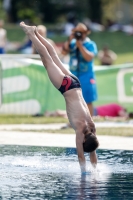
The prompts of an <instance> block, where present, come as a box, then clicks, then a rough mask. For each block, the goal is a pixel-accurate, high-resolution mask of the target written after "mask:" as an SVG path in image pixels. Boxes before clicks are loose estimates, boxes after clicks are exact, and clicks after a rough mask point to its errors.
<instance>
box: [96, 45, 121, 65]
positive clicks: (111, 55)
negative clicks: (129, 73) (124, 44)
mask: <svg viewBox="0 0 133 200" xmlns="http://www.w3.org/2000/svg"><path fill="white" fill-rule="evenodd" d="M98 58H99V60H100V64H101V65H112V64H113V63H114V61H115V60H116V59H117V55H116V53H115V52H113V51H112V50H110V49H109V47H108V45H105V46H104V47H103V49H102V50H100V51H99V53H98Z"/></svg>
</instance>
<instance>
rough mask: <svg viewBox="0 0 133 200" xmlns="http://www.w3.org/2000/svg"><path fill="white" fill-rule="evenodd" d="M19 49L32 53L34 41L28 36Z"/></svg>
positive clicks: (22, 51) (25, 52)
mask: <svg viewBox="0 0 133 200" xmlns="http://www.w3.org/2000/svg"><path fill="white" fill-rule="evenodd" d="M16 50H17V51H20V52H21V53H24V54H31V53H32V42H31V40H29V38H27V36H26V37H25V38H24V42H23V43H22V44H21V45H18V47H17V49H16Z"/></svg>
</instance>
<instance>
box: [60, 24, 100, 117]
mask: <svg viewBox="0 0 133 200" xmlns="http://www.w3.org/2000/svg"><path fill="white" fill-rule="evenodd" d="M89 33H90V30H89V29H88V28H87V27H86V25H84V24H83V23H78V24H77V26H76V27H75V28H74V29H73V30H72V33H71V35H70V36H69V38H68V40H67V41H66V42H65V43H64V45H63V52H62V53H63V54H64V55H66V54H69V55H70V60H69V67H70V71H71V73H73V74H74V75H75V76H77V77H78V79H79V80H80V83H81V87H82V93H83V97H84V99H85V101H86V103H87V106H88V108H89V111H90V114H91V116H92V115H93V104H92V102H93V101H95V100H97V87H96V80H95V74H94V69H93V65H94V64H93V59H94V57H95V55H96V54H97V46H96V44H95V42H94V41H92V40H90V38H89V37H87V35H88V34H89Z"/></svg>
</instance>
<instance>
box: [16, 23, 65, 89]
mask: <svg viewBox="0 0 133 200" xmlns="http://www.w3.org/2000/svg"><path fill="white" fill-rule="evenodd" d="M20 26H21V27H22V28H23V30H24V32H25V33H26V34H27V35H28V37H29V39H30V40H31V41H32V43H33V45H34V46H35V48H36V50H37V51H38V53H39V54H40V56H41V60H42V62H43V64H44V66H45V68H46V70H47V72H48V76H49V78H50V80H51V82H52V83H53V85H54V86H55V87H56V88H57V89H59V88H60V86H61V84H62V81H63V78H64V76H65V74H64V73H63V72H62V71H61V69H60V68H59V67H58V66H57V65H56V64H55V63H54V61H53V59H52V58H51V56H50V54H49V52H48V51H47V49H46V47H45V46H44V45H43V44H42V43H41V41H40V40H39V39H38V38H37V36H36V34H35V30H36V27H35V26H27V25H26V24H25V23H24V22H21V23H20Z"/></svg>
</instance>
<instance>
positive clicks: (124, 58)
mask: <svg viewBox="0 0 133 200" xmlns="http://www.w3.org/2000/svg"><path fill="white" fill-rule="evenodd" d="M52 29H54V27H52ZM6 30H7V37H8V40H9V41H12V42H13V41H16V42H22V41H23V39H24V37H25V34H24V32H23V31H22V30H21V28H20V27H19V25H10V24H9V25H7V26H6ZM48 30H49V29H48ZM49 37H50V38H51V39H53V40H54V41H55V42H56V43H63V42H64V41H66V39H67V38H66V37H65V36H64V35H63V34H59V33H58V34H52V35H51V36H49ZM90 38H91V39H92V40H94V41H95V42H96V44H97V47H98V50H100V49H101V48H102V46H103V45H104V44H108V45H109V47H110V49H112V50H113V51H114V52H115V53H116V54H117V55H118V58H117V60H116V62H115V64H121V63H129V62H133V56H132V53H133V45H132V39H133V37H132V36H128V35H126V34H125V33H123V32H114V33H112V32H108V31H104V32H100V33H91V35H90ZM95 64H99V61H98V59H97V58H96V59H95Z"/></svg>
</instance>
